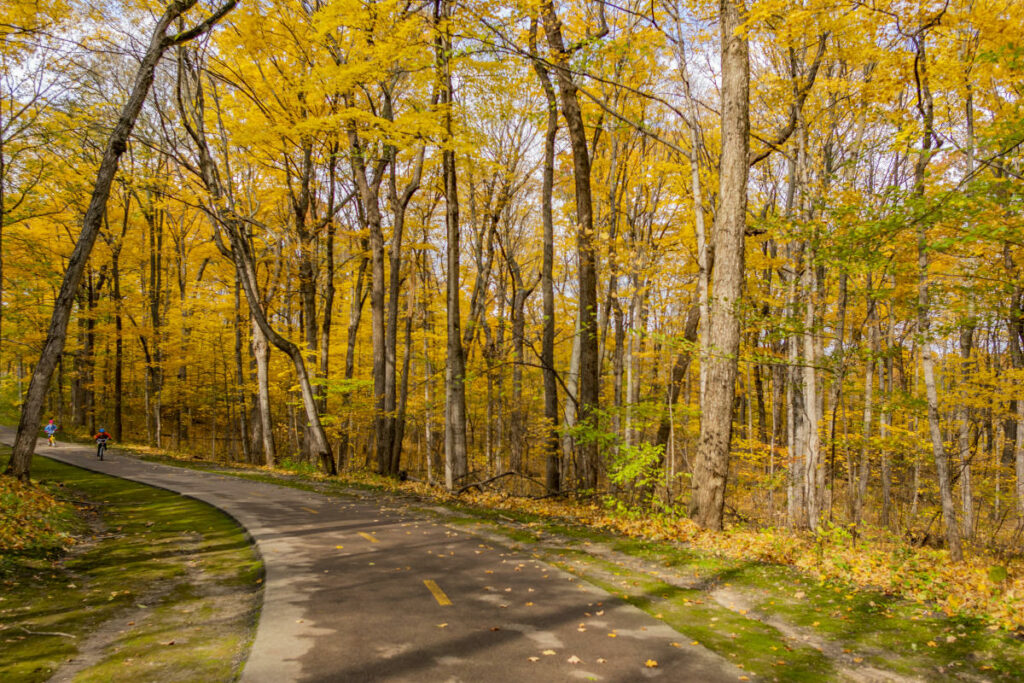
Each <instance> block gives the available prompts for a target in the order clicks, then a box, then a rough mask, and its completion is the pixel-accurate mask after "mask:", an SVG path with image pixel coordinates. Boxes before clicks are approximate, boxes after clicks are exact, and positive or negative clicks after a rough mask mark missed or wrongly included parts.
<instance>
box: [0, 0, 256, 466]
mask: <svg viewBox="0 0 1024 683" xmlns="http://www.w3.org/2000/svg"><path fill="white" fill-rule="evenodd" d="M235 3H236V0H229V1H228V2H227V3H226V4H225V5H223V6H222V7H220V8H219V9H218V10H217V11H216V12H214V14H213V15H212V16H210V17H209V18H208V19H206V20H205V21H203V22H201V23H200V24H198V25H197V26H195V27H194V28H192V29H189V30H187V31H180V32H178V33H176V34H174V35H172V36H168V35H167V30H168V29H169V28H170V27H171V26H172V25H173V24H174V23H175V22H176V21H177V20H178V19H179V17H181V16H182V15H183V14H185V12H187V11H188V10H190V9H191V8H192V7H193V6H194V5H195V4H196V0H175V2H172V3H171V4H169V5H168V6H167V8H166V9H165V10H164V13H163V15H162V16H161V17H160V19H159V20H158V21H157V24H156V28H155V29H154V30H153V36H152V38H151V39H150V42H149V47H148V48H147V50H146V54H145V56H144V57H143V58H142V62H141V63H140V64H139V68H138V69H137V70H136V72H135V83H134V85H133V86H132V91H131V94H130V95H129V96H128V101H127V102H125V104H124V106H123V107H122V108H121V115H120V116H119V117H118V120H117V125H115V126H114V130H113V131H111V133H110V137H109V138H108V139H107V146H106V149H105V150H104V152H103V158H102V160H101V161H100V168H99V171H98V172H97V174H96V182H95V184H94V186H93V193H92V198H91V199H90V200H89V207H88V208H87V209H86V211H85V217H84V219H83V220H82V232H81V233H80V234H79V236H78V241H77V242H76V243H75V249H74V251H72V252H71V258H70V259H68V269H67V271H66V272H65V273H64V279H63V281H62V282H61V287H60V292H59V293H58V294H57V300H56V302H55V303H54V307H53V315H52V317H51V319H50V328H49V329H48V330H47V333H46V342H45V343H44V344H43V351H42V353H41V354H40V357H39V362H38V363H36V367H35V370H34V371H33V372H32V380H31V382H30V383H29V387H28V394H27V396H26V397H25V402H24V404H22V408H21V418H20V420H19V422H18V433H17V436H16V437H15V440H14V449H13V452H12V453H11V459H10V462H9V463H8V465H7V469H6V473H7V474H10V475H13V476H15V477H17V478H18V479H21V480H23V481H27V480H28V478H29V472H30V467H31V463H32V454H33V453H34V451H35V442H36V437H37V435H38V433H39V421H40V415H41V413H42V409H43V400H44V399H45V397H46V390H47V388H48V387H49V384H50V377H51V376H52V375H53V370H54V368H55V367H56V366H57V360H58V358H59V357H60V354H61V352H62V351H63V350H64V342H65V340H66V338H67V330H68V320H69V319H70V317H71V308H72V306H73V304H74V297H75V293H76V291H77V290H78V285H79V283H80V282H81V280H82V274H83V273H84V272H85V267H86V264H87V262H88V260H89V254H90V253H92V248H93V245H94V244H95V243H96V237H97V235H99V231H100V225H101V223H102V221H103V214H104V211H105V210H106V206H107V198H108V197H109V196H110V186H111V184H112V183H113V181H114V175H115V174H116V173H117V169H118V166H119V164H120V160H121V155H122V154H124V152H125V150H126V149H127V148H128V138H129V137H130V136H131V133H132V129H133V128H134V127H135V121H136V120H137V119H138V117H139V112H140V111H142V105H143V103H144V102H145V100H146V95H147V94H148V93H149V88H150V86H151V85H152V84H153V74H154V71H155V70H156V65H157V62H159V61H160V58H161V57H162V56H163V54H164V52H166V51H167V49H168V48H170V47H172V46H174V45H180V44H182V43H184V42H186V41H188V40H192V39H193V38H195V37H197V36H199V35H201V34H202V33H205V32H206V31H208V30H209V29H210V28H212V27H213V25H214V24H216V22H218V21H220V19H221V18H223V17H224V15H225V14H227V13H228V12H229V11H230V10H231V9H232V8H234V6H235Z"/></svg>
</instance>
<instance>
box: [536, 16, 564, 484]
mask: <svg viewBox="0 0 1024 683" xmlns="http://www.w3.org/2000/svg"><path fill="white" fill-rule="evenodd" d="M536 24H537V20H536V18H532V19H531V22H530V38H529V40H530V54H531V56H532V57H533V68H534V70H535V71H536V72H537V77H538V78H539V79H540V83H541V86H542V87H543V88H544V97H545V99H546V101H547V114H548V117H547V130H545V132H544V179H543V181H542V185H541V207H540V210H541V220H542V221H543V223H544V238H543V252H544V253H543V263H542V265H541V282H540V287H541V295H542V297H543V300H544V303H543V306H544V307H543V311H544V322H543V330H542V333H541V351H540V364H541V366H542V372H543V374H544V417H545V418H546V419H547V422H548V429H547V439H546V443H545V452H546V457H545V467H544V483H545V485H546V486H547V489H548V491H549V492H550V493H558V492H559V491H561V489H562V468H561V457H560V455H559V450H560V447H559V436H558V384H557V378H556V377H555V292H554V262H555V249H554V233H555V229H554V219H553V218H552V206H551V205H552V195H553V191H554V182H555V180H554V179H555V137H556V135H557V133H558V102H557V100H556V99H555V89H554V86H553V85H552V84H551V76H550V75H549V74H548V71H547V69H546V68H545V67H544V63H543V62H542V61H541V60H540V59H538V58H537V25H536Z"/></svg>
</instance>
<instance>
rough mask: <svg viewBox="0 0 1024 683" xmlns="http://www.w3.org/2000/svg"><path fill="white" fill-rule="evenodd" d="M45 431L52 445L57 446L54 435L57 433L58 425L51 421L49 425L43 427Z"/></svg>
mask: <svg viewBox="0 0 1024 683" xmlns="http://www.w3.org/2000/svg"><path fill="white" fill-rule="evenodd" d="M43 431H44V432H46V439H47V441H49V442H50V445H51V446H56V445H57V442H56V441H54V439H53V435H54V434H56V433H57V423H56V422H54V421H53V420H52V419H51V420H50V422H49V424H47V425H46V426H45V427H43Z"/></svg>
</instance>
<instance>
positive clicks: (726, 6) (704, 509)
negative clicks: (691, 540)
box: [690, 0, 750, 529]
mask: <svg viewBox="0 0 1024 683" xmlns="http://www.w3.org/2000/svg"><path fill="white" fill-rule="evenodd" d="M742 26H743V11H742V8H741V5H740V4H739V3H737V2H736V1H735V0H722V3H721V13H720V16H719V29H720V31H721V40H722V157H721V162H720V181H719V210H718V214H717V215H716V217H715V231H714V234H713V235H712V248H713V249H714V254H715V266H714V271H713V272H712V284H711V286H712V289H713V294H714V297H715V302H714V306H713V308H712V310H711V315H710V319H709V325H708V335H709V339H710V344H711V350H712V356H711V357H710V358H708V363H707V367H708V370H707V383H706V387H705V395H704V401H703V403H702V405H701V415H702V419H701V424H700V442H699V447H698V451H697V462H696V467H695V468H694V476H693V498H692V499H691V501H690V512H691V515H692V516H693V517H694V518H695V520H696V521H697V523H698V524H699V525H700V526H702V527H704V528H706V529H721V528H722V515H723V512H724V509H725V486H726V479H727V477H728V474H729V445H730V442H731V440H732V407H733V406H732V404H733V398H734V396H735V393H736V368H737V353H738V352H739V342H740V319H739V310H738V308H739V299H740V294H741V290H742V286H743V262H744V253H743V251H744V245H743V236H744V233H745V232H746V213H747V174H748V171H749V168H750V166H749V159H748V155H749V149H750V144H749V143H750V140H749V130H750V121H749V107H750V59H749V52H748V45H747V38H746V34H745V33H743V31H742Z"/></svg>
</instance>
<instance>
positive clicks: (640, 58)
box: [0, 0, 1024, 557]
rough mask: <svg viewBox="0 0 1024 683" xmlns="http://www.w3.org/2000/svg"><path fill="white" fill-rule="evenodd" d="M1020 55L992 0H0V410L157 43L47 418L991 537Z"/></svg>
mask: <svg viewBox="0 0 1024 683" xmlns="http://www.w3.org/2000/svg"><path fill="white" fill-rule="evenodd" d="M44 4H45V5H46V6H45V7H43V5H44ZM177 5H180V8H178V10H177V12H178V14H177V15H176V16H175V17H174V18H173V20H168V22H167V23H166V24H160V23H159V22H160V21H162V20H163V18H166V17H167V16H169V15H168V12H170V8H172V7H176V6H177ZM190 27H191V28H190ZM199 29H201V30H199ZM154 32H155V33H154ZM1021 35H1024V5H1022V3H1021V2H1020V1H1019V0H1011V2H1009V3H1006V2H1001V3H994V2H988V1H985V0H983V1H980V2H978V1H975V2H954V1H947V2H935V1H932V0H928V1H922V2H904V1H902V0H896V1H890V0H883V1H879V2H871V3H862V2H859V1H857V0H854V1H851V2H839V3H834V2H830V3H824V2H819V1H818V0H808V1H805V2H799V3H797V2H792V1H791V0H788V1H785V2H782V1H779V0H764V1H760V2H751V3H748V4H743V3H741V2H738V1H737V0H723V2H722V3H703V2H662V1H657V2H630V1H626V2H620V3H614V4H613V3H605V2H575V1H566V2H553V1H552V0H522V1H521V2H514V1H506V2H491V1H487V0H460V1H455V0H425V1H422V2H416V1H409V0H402V1H398V0H376V1H374V2H355V1H352V0H282V1H280V2H262V3H261V2H247V1H245V0H242V1H241V2H239V3H238V4H237V6H235V4H234V3H233V2H232V3H228V4H215V3H208V2H198V3H196V2H184V1H182V2H178V3H171V4H170V5H167V6H166V7H165V6H164V5H163V4H161V3H160V2H152V1H148V0H138V1H134V0H123V1H119V0H111V1H110V2H106V3H99V4H96V3H92V4H89V3H79V2H74V1H68V2H53V3H43V4H39V3H35V2H25V1H16V2H8V3H5V4H4V6H3V8H2V9H0V60H2V71H0V391H2V392H3V396H4V398H5V400H7V401H10V402H12V403H14V404H17V405H22V404H23V402H24V405H26V406H30V405H31V401H29V402H25V397H26V392H27V391H28V385H29V381H30V377H31V376H32V374H33V371H34V370H36V369H38V367H39V365H38V364H39V362H40V358H41V354H42V357H45V354H44V344H45V343H46V342H47V340H48V339H49V338H52V335H53V334H54V329H55V328H54V327H53V324H54V323H53V320H55V319H56V318H51V316H52V315H53V311H54V306H55V304H56V303H57V302H58V300H59V298H60V296H59V292H60V291H61V286H62V278H64V277H65V274H66V273H67V272H69V264H70V263H71V262H72V261H74V259H75V256H74V255H75V254H76V253H79V252H76V251H75V250H76V246H78V245H80V244H81V243H82V235H83V234H84V233H83V221H85V222H86V223H88V220H89V218H88V216H89V211H90V206H91V205H90V197H93V192H94V188H95V186H96V178H97V168H99V167H101V164H102V159H103V158H104V154H108V153H109V150H110V149H111V147H110V144H111V143H110V140H112V139H114V138H113V137H112V136H114V135H115V134H116V133H117V130H118V129H117V126H118V125H119V123H121V122H123V121H124V117H125V114H124V112H125V111H126V109H123V107H125V106H126V105H125V103H126V102H128V101H129V100H130V94H131V93H135V92H138V89H139V83H140V81H139V80H138V79H139V74H140V73H142V71H140V69H143V68H144V66H145V64H146V63H147V62H146V60H147V59H150V57H152V55H153V51H154V49H155V48H154V46H157V45H159V46H160V51H159V54H156V56H155V59H154V60H153V68H152V84H151V86H150V85H147V88H146V90H145V92H144V99H143V100H140V102H139V104H140V107H139V109H138V111H137V113H136V115H137V117H136V118H135V119H134V121H133V124H134V128H133V129H130V130H129V132H130V135H127V137H126V140H125V142H124V143H123V144H122V145H121V147H117V146H116V145H115V151H117V159H116V162H117V163H116V166H115V168H116V173H114V171H111V173H113V175H112V176H111V179H110V188H109V196H108V197H107V198H106V199H105V201H104V202H103V204H102V208H101V210H100V211H99V213H96V214H95V220H96V221H97V234H98V239H96V241H95V246H94V247H93V246H91V245H90V248H89V249H88V250H86V252H85V256H87V261H84V262H83V268H84V270H83V271H82V275H81V280H80V282H78V283H77V285H76V286H75V287H74V288H73V291H72V292H71V294H70V295H69V296H71V297H72V299H69V306H70V309H69V311H70V312H69V318H68V319H67V321H66V323H65V324H66V333H67V337H66V341H65V342H64V343H63V348H62V349H59V353H58V355H56V356H54V364H55V365H54V370H53V372H52V378H50V377H49V376H48V379H49V384H48V390H47V389H46V387H44V390H45V391H46V393H45V402H44V403H42V404H41V405H40V406H37V408H36V409H35V410H36V411H37V412H41V413H42V417H47V418H48V417H56V418H57V419H58V422H60V423H61V424H63V425H66V427H67V428H73V427H77V428H79V429H81V430H83V431H84V430H86V429H88V430H92V431H95V429H96V428H97V427H98V426H101V425H105V426H106V427H107V429H108V430H110V431H111V432H112V433H113V436H114V439H115V440H116V441H122V440H124V441H138V442H145V443H148V444H150V445H153V446H158V447H163V448H170V449H174V450H179V451H187V452H192V453H197V454H202V455H204V456H209V457H213V458H216V459H226V460H232V461H244V462H248V463H253V464H263V465H268V466H272V465H275V464H286V465H290V466H298V465H306V466H308V465H312V466H315V467H317V468H319V469H321V470H322V471H324V472H325V473H328V474H334V473H336V472H337V471H338V470H339V469H363V468H365V469H371V470H374V471H376V472H378V473H381V474H386V475H390V476H396V477H397V476H400V475H401V476H406V475H407V476H410V477H413V478H416V479H419V480H422V481H425V482H430V483H435V482H436V483H438V484H442V485H444V486H445V487H447V488H448V489H449V490H459V489H461V488H463V487H465V486H467V485H469V484H472V483H474V482H480V481H483V480H489V481H492V482H493V483H494V485H497V486H501V487H502V488H503V489H504V490H505V491H506V492H507V493H510V494H515V495H529V496H544V495H551V494H566V495H569V494H572V495H589V494H592V493H600V494H608V495H611V496H613V497H614V498H615V499H617V500H618V501H620V502H621V503H622V504H623V505H626V506H629V507H632V508H635V509H638V510H644V511H651V512H654V511H657V512H666V511H669V512H678V513H681V514H690V515H692V516H693V517H694V519H695V520H697V521H698V523H700V524H701V525H702V526H706V527H709V528H721V527H722V526H723V524H724V520H725V519H726V518H727V516H731V517H732V518H737V519H744V520H752V521H754V522H756V523H758V524H764V525H772V526H774V525H782V524H786V525H789V526H791V527H795V528H807V529H818V528H819V527H820V526H821V525H823V524H824V523H825V522H826V521H828V522H834V523H837V524H852V525H855V526H861V525H872V526H877V527H882V528H886V529H890V530H892V531H894V532H897V533H900V534H911V535H916V536H918V537H922V536H926V535H928V534H931V535H932V536H933V537H939V538H942V539H944V543H945V544H946V545H947V547H949V549H950V551H951V552H952V554H953V555H954V557H956V556H958V555H959V554H960V552H961V551H960V547H961V544H962V543H964V542H967V543H971V542H973V543H976V544H979V545H984V544H996V545H1000V544H1006V543H1009V542H1012V540H1013V539H1017V540H1019V539H1020V536H1021V533H1022V530H1024V396H1022V395H1021V386H1022V385H1021V381H1022V378H1024V346H1022V345H1024V274H1022V271H1021V266H1022V261H1024V232H1022V229H1021V228H1022V221H1021V206H1022V199H1024V194H1022V191H1024V185H1022V183H1021V180H1022V176H1021V173H1022V172H1024V165H1022V150H1021V144H1022V142H1024V111H1022V109H1021V105H1022V92H1021V87H1022V86H1021V84H1022V83H1024V46H1022V45H1021V44H1020V42H1019V39H1020V36H1021ZM151 36H155V37H152V38H151ZM161 41H162V42H161ZM140 65H142V66H140ZM105 150H106V151H105ZM44 374H45V373H44ZM39 419H40V415H38V414H37V415H36V416H35V423H34V424H35V425H38V421H39ZM24 420H25V418H24V416H23V424H28V423H25V422H24ZM32 438H33V439H34V438H35V432H34V431H33V434H32ZM16 452H17V451H16ZM12 462H13V460H12ZM15 469H16V468H15ZM940 526H941V529H940Z"/></svg>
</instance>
